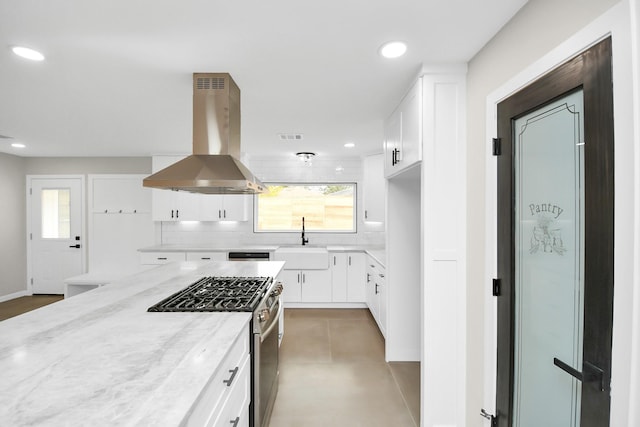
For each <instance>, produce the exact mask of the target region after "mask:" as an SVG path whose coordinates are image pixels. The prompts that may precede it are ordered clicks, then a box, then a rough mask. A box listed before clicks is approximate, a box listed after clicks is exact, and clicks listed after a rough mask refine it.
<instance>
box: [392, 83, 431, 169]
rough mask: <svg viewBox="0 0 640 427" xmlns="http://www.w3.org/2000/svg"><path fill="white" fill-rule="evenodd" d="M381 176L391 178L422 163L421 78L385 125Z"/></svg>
mask: <svg viewBox="0 0 640 427" xmlns="http://www.w3.org/2000/svg"><path fill="white" fill-rule="evenodd" d="M384 155H385V160H384V176H385V177H391V176H394V175H396V174H397V173H399V172H401V171H404V170H406V169H407V168H408V167H410V166H413V165H415V164H416V163H418V162H420V161H421V160H422V78H419V79H418V80H417V81H416V83H415V84H414V85H413V86H412V87H411V89H410V90H409V92H407V94H406V95H405V97H404V98H403V99H402V101H401V102H400V105H398V107H397V108H396V109H395V110H394V111H393V113H392V114H391V115H390V116H389V118H388V119H387V120H386V121H385V126H384Z"/></svg>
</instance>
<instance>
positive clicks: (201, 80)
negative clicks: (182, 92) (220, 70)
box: [196, 77, 225, 90]
mask: <svg viewBox="0 0 640 427" xmlns="http://www.w3.org/2000/svg"><path fill="white" fill-rule="evenodd" d="M196 88H197V89H198V90H224V88H225V79H224V78H222V77H198V78H197V79H196Z"/></svg>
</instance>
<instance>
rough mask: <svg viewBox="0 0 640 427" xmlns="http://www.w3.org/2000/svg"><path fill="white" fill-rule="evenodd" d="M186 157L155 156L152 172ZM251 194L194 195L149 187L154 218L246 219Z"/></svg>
mask: <svg viewBox="0 0 640 427" xmlns="http://www.w3.org/2000/svg"><path fill="white" fill-rule="evenodd" d="M184 157H185V156H154V157H153V159H152V169H153V172H158V171H159V170H161V169H164V168H165V167H167V166H169V165H171V164H173V163H175V162H177V161H179V160H182V159H183V158H184ZM251 197H252V196H250V195H246V194H232V195H226V194H225V195H223V194H195V193H189V192H186V191H171V190H155V189H154V190H152V201H153V220H154V221H248V220H249V207H250V206H251Z"/></svg>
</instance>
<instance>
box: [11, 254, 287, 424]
mask: <svg viewBox="0 0 640 427" xmlns="http://www.w3.org/2000/svg"><path fill="white" fill-rule="evenodd" d="M282 267H283V263H282V262H181V263H172V264H166V265H163V266H159V267H156V268H153V269H151V270H147V271H144V272H142V273H138V274H136V275H133V276H129V277H126V278H124V279H121V280H118V281H115V282H113V283H111V284H109V285H105V286H103V287H100V288H98V289H95V290H93V291H91V292H86V293H84V294H81V295H77V296H75V297H73V298H70V299H67V300H63V301H60V302H57V303H55V304H52V305H49V306H46V307H43V308H41V309H38V310H35V311H32V312H29V313H26V314H23V315H21V316H17V317H14V318H11V319H8V320H5V321H3V322H0V372H2V382H1V385H0V402H1V403H2V404H1V405H0V425H3V426H4V425H7V426H65V425H68V426H80V425H91V426H120V425H127V426H128V425H130V426H141V425H146V426H160V425H162V426H177V425H180V424H181V423H182V422H183V421H184V419H185V417H186V416H187V415H188V414H189V413H190V411H191V409H192V408H193V407H194V404H195V403H196V402H197V401H198V400H199V398H200V396H201V393H202V392H203V390H205V389H206V387H207V384H208V382H209V380H210V379H211V378H212V377H213V376H214V375H216V374H217V372H218V370H219V366H220V363H221V361H223V359H224V358H225V356H226V355H227V353H228V352H229V350H230V349H231V347H232V346H233V345H234V343H235V342H236V341H237V339H238V337H239V336H240V335H241V334H243V333H246V332H247V330H248V329H247V325H248V323H249V321H250V320H251V313H249V312H224V313H149V312H147V308H148V307H150V306H151V305H153V304H155V303H157V302H158V301H160V300H162V299H164V298H166V297H168V296H169V295H172V294H173V293H175V292H177V291H179V290H181V289H183V288H185V287H187V286H189V285H190V284H191V283H193V282H194V281H196V280H198V279H200V278H201V277H203V276H266V277H276V276H277V275H278V274H279V273H280V271H281V269H282Z"/></svg>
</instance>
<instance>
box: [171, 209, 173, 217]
mask: <svg viewBox="0 0 640 427" xmlns="http://www.w3.org/2000/svg"><path fill="white" fill-rule="evenodd" d="M171 218H173V209H171Z"/></svg>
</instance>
